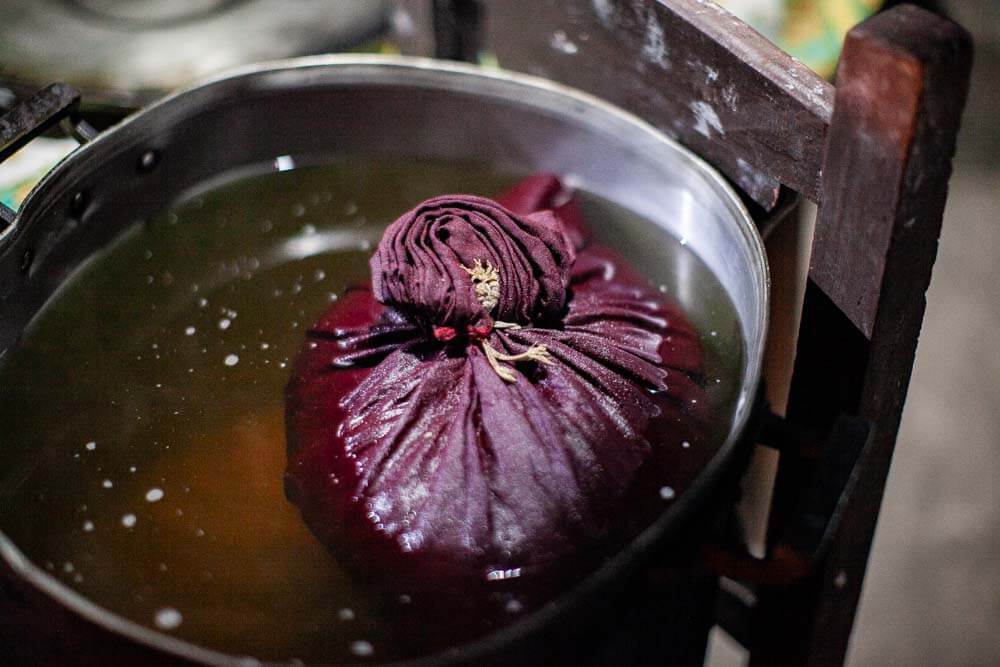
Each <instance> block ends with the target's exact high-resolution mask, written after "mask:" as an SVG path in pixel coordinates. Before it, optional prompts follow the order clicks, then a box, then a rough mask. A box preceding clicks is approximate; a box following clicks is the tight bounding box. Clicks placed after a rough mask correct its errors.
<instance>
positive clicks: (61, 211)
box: [0, 56, 769, 664]
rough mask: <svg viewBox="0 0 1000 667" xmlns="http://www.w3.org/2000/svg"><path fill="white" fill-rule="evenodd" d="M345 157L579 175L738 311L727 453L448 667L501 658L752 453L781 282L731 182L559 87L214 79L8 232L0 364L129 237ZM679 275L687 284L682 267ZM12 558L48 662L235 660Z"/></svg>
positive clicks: (374, 64)
mask: <svg viewBox="0 0 1000 667" xmlns="http://www.w3.org/2000/svg"><path fill="white" fill-rule="evenodd" d="M15 129H16V128H15ZM22 129H23V128H22ZM350 153H364V154H369V155H370V154H375V155H382V156H391V157H411V158H434V159H442V160H454V159H462V160H469V159H474V160H479V161H483V162H486V163H491V164H494V165H496V166H497V167H499V168H508V169H511V170H516V171H521V172H523V171H543V170H544V171H552V172H556V173H562V174H567V173H570V174H572V175H573V177H574V178H575V179H576V184H577V185H579V186H580V187H582V188H584V189H586V190H589V191H591V192H593V193H595V194H597V195H600V196H602V197H604V198H607V199H609V200H612V201H614V202H616V203H618V204H621V205H623V206H625V207H627V208H629V209H632V210H633V211H635V212H637V213H639V214H641V215H643V216H645V217H646V218H648V219H649V220H652V221H654V222H655V223H656V224H658V225H660V226H662V227H663V228H664V229H666V230H667V231H668V232H670V233H671V234H673V235H674V236H676V237H680V238H683V239H685V240H686V243H687V244H688V246H689V247H690V248H691V249H692V250H693V251H694V252H695V253H696V254H697V255H698V256H699V257H700V258H701V259H702V260H703V261H704V262H705V263H706V264H707V265H708V267H709V268H710V269H711V270H712V271H713V272H714V273H715V275H716V276H717V277H718V279H719V281H720V282H721V283H722V285H723V286H724V288H725V290H726V291H727V292H728V294H729V296H730V298H731V300H732V302H733V304H734V305H735V308H736V312H737V316H738V319H739V324H740V328H741V330H742V337H743V341H744V344H745V354H744V356H743V361H742V365H741V368H740V372H741V380H740V393H739V402H738V406H737V409H736V412H735V416H734V418H733V420H732V423H731V425H730V429H729V434H728V438H727V439H726V442H725V444H724V446H723V447H722V448H721V450H720V451H719V452H718V454H717V455H716V456H715V457H714V459H713V460H712V461H711V462H710V464H709V465H708V466H707V467H706V468H705V469H704V471H703V472H702V473H701V475H700V476H699V478H698V479H697V480H696V482H695V483H694V484H693V485H692V486H691V487H690V489H688V491H686V492H685V493H684V494H682V496H681V497H680V498H679V499H678V500H677V502H676V503H674V504H672V505H671V506H670V507H669V509H667V510H666V511H665V513H664V514H663V516H662V517H661V518H660V519H659V520H658V521H657V522H656V523H655V524H654V525H652V526H650V527H649V529H648V530H646V531H645V532H644V533H643V534H641V535H640V536H639V537H638V538H637V539H636V540H635V541H634V542H633V543H631V544H630V545H629V546H628V547H627V548H626V549H624V550H623V551H622V552H620V553H619V554H618V555H617V556H616V557H615V558H613V559H612V560H611V561H610V562H608V563H607V564H606V565H605V566H604V567H603V568H601V569H600V570H599V571H597V572H595V573H594V574H593V575H592V576H590V577H589V578H588V579H587V580H586V581H585V582H583V583H582V584H581V585H580V586H579V587H578V588H577V589H574V590H572V591H570V592H569V593H567V594H566V595H565V596H563V598H560V599H559V600H557V601H555V603H553V604H551V605H548V606H547V607H545V608H543V609H541V610H540V611H538V612H536V613H534V614H531V615H529V616H527V617H526V618H525V619H524V620H522V621H521V622H519V623H517V624H515V625H513V626H510V627H508V628H506V629H504V630H502V631H501V632H499V633H497V634H495V635H491V636H489V637H487V638H485V639H483V640H480V641H478V642H475V643H474V644H470V645H467V646H464V647H461V648H459V649H457V650H456V651H454V652H451V653H449V654H448V656H438V657H439V658H448V659H465V660H472V659H476V660H479V659H485V658H488V657H491V656H496V655H499V654H500V653H499V652H502V651H504V650H506V649H507V648H508V647H510V646H514V645H517V644H518V643H519V642H523V641H526V640H530V638H531V637H532V636H534V635H537V634H538V633H541V632H544V631H545V629H546V628H550V627H552V625H553V624H556V623H558V622H560V619H561V618H564V617H566V615H567V614H570V613H572V610H573V609H574V608H579V607H580V606H581V605H584V604H586V603H587V601H588V600H590V601H592V600H593V599H594V598H593V596H595V595H598V596H599V595H602V594H603V591H605V590H606V589H607V587H608V586H609V585H613V584H614V582H616V581H619V580H620V579H621V578H622V577H625V576H627V575H628V573H630V572H632V571H634V569H635V567H636V564H637V563H640V562H643V561H644V559H646V558H648V556H649V554H650V553H651V551H652V549H653V548H654V546H656V545H658V544H662V543H663V542H664V541H669V540H671V539H675V538H676V536H677V535H678V534H679V531H681V530H683V529H684V527H685V526H686V525H688V524H690V522H691V520H692V518H693V517H696V516H697V515H698V513H699V512H700V511H702V510H703V509H704V507H705V506H706V505H707V504H708V503H710V500H711V498H712V497H713V494H714V493H715V491H716V489H718V487H719V484H720V482H721V480H722V479H723V478H724V476H726V475H727V473H731V472H732V469H733V467H734V466H736V465H738V460H739V457H738V455H737V454H738V452H739V451H740V450H741V438H740V436H741V434H742V433H743V431H744V428H745V427H746V424H747V421H748V418H749V417H750V412H751V408H752V406H753V404H754V397H755V395H756V392H757V388H758V385H759V379H760V369H761V357H762V354H763V345H764V338H765V334H766V328H767V312H768V290H769V282H768V271H767V264H766V259H765V253H764V249H763V246H762V243H761V239H760V236H759V234H758V232H757V229H756V227H755V225H754V223H753V221H752V220H751V218H750V216H749V214H748V213H747V211H746V210H745V208H744V207H743V205H742V204H741V202H740V200H739V198H738V197H737V196H736V194H735V193H734V192H733V190H732V189H731V188H730V187H729V185H728V184H727V183H726V182H725V181H724V180H723V179H722V177H720V176H719V175H718V174H717V173H716V172H715V171H713V170H712V169H711V168H710V167H708V166H707V165H706V164H705V163H704V162H703V161H702V160H700V159H699V158H698V157H696V156H695V155H693V154H692V153H691V152H690V151H688V150H686V149H685V148H683V147H681V146H680V145H678V144H677V143H675V142H673V141H671V140H670V139H668V138H667V137H665V136H664V135H662V134H661V133H659V132H658V131H656V130H655V129H653V128H652V127H650V126H649V125H647V124H645V123H644V122H642V121H640V120H639V119H637V118H635V117H634V116H631V115H629V114H627V113H625V112H623V111H622V110H620V109H618V108H616V107H614V106H611V105H609V104H607V103H605V102H602V101H601V100H599V99H597V98H594V97H592V96H589V95H586V94H584V93H580V92H578V91H575V90H571V89H568V88H565V87H563V86H560V85H557V84H554V83H551V82H549V81H545V80H540V79H536V78H531V77H527V76H522V75H515V74H511V73H500V72H490V71H484V70H482V69H479V68H475V67H471V66H466V65H458V64H446V63H442V62H438V61H430V60H418V59H407V58H386V57H360V56H347V57H319V58H305V59H298V60H290V61H282V62H276V63H271V64H264V65H258V66H253V67H248V68H244V69H240V70H236V71H233V72H230V73H228V74H226V75H224V76H221V77H218V78H215V79H212V80H209V81H207V82H204V83H202V84H200V85H197V86H195V87H192V88H189V89H187V90H185V91H182V92H179V93H177V94H175V95H172V96H170V97H168V98H166V99H164V100H162V101H160V102H158V103H156V104H154V105H152V106H151V107H148V108H146V109H145V110H143V111H141V112H139V113H137V114H135V115H133V116H131V117H130V118H128V119H126V120H125V121H124V122H122V123H121V124H120V125H118V126H116V127H114V128H112V129H110V130H108V131H106V132H104V133H102V134H100V135H99V136H97V137H96V138H95V139H93V140H92V141H90V142H89V143H86V144H85V145H82V146H81V147H80V148H79V149H77V150H76V151H75V152H73V153H72V154H71V155H70V156H69V157H67V158H66V159H65V160H64V161H63V162H61V163H60V164H59V165H58V166H56V167H55V168H54V169H53V170H52V171H51V172H50V173H49V174H48V175H47V176H46V177H45V178H44V179H43V181H42V182H41V183H40V184H39V185H38V186H37V187H36V188H35V189H34V191H33V192H32V193H31V194H30V196H29V197H28V199H27V200H26V201H25V202H24V204H23V206H22V207H21V209H20V211H19V212H18V213H17V215H16V217H14V218H13V220H12V222H11V223H10V224H9V225H8V226H7V227H6V228H5V229H2V230H0V362H2V358H3V356H4V355H5V354H6V352H7V351H8V350H10V349H11V348H13V347H14V346H16V345H17V342H18V338H19V336H20V335H21V333H22V332H23V331H24V330H25V327H26V326H27V325H28V323H29V322H30V321H31V319H32V317H33V316H34V315H35V314H36V313H37V312H38V311H39V309H40V308H41V307H42V305H43V304H44V303H45V301H46V300H47V299H48V298H49V297H50V296H51V295H52V294H53V293H54V292H55V290H57V289H58V288H59V286H60V285H61V284H62V283H63V282H64V281H65V280H66V279H67V277H68V276H69V275H70V274H71V273H72V272H73V270H74V269H75V268H76V267H77V266H79V265H80V264H81V262H84V261H85V260H87V258H88V257H90V256H91V255H92V254H93V253H94V252H96V251H97V250H99V249H100V248H101V247H102V246H103V245H105V244H106V243H107V242H108V241H109V240H111V239H112V238H114V237H115V236H116V235H117V234H118V233H119V232H120V231H122V230H123V229H124V228H125V227H126V226H128V225H130V224H132V223H134V222H136V221H137V220H141V219H145V218H147V217H148V216H150V215H152V214H155V213H156V212H158V211H160V210H162V209H164V208H166V207H167V206H168V205H170V204H171V203H172V202H175V201H177V200H178V199H179V198H181V197H183V196H185V193H190V192H191V191H192V190H193V189H201V188H203V187H205V185H206V183H210V182H211V181H212V179H213V178H215V177H218V176H219V175H220V174H223V173H230V174H231V173H232V172H233V171H234V170H240V169H253V168H254V167H255V166H257V165H260V164H262V163H269V162H271V161H273V160H274V158H275V157H276V156H279V155H294V156H295V158H296V161H297V162H299V163H300V164H301V163H303V162H313V163H321V162H323V161H324V160H325V159H327V158H329V157H330V156H333V155H337V154H350ZM677 271H679V272H681V284H682V285H683V284H684V271H685V267H684V266H683V265H681V266H678V267H677ZM0 558H2V569H3V574H4V580H5V581H6V584H5V586H6V589H7V596H6V597H7V601H8V603H7V605H6V607H5V609H6V612H5V613H8V614H11V615H12V618H11V619H10V620H11V622H15V623H18V624H22V625H23V626H24V627H25V628H26V634H28V635H31V634H32V633H37V637H36V639H37V638H44V637H48V638H49V640H50V641H52V642H54V644H52V646H51V648H53V651H55V652H54V653H53V655H59V654H60V653H59V649H60V646H59V642H63V644H64V646H63V647H62V648H67V647H69V648H71V647H72V642H70V643H69V644H66V642H67V637H75V636H78V633H81V632H96V633H99V634H100V635H101V636H103V637H104V638H105V639H104V641H106V642H108V643H107V646H109V647H111V648H110V649H109V650H111V653H104V654H103V655H104V656H108V655H112V656H132V657H135V656H140V655H141V656H143V658H144V659H146V660H151V659H155V658H159V659H161V660H163V661H166V662H169V661H171V660H177V659H179V658H186V659H188V660H193V661H197V662H207V663H223V664H224V663H230V662H235V661H236V659H235V658H231V657H228V656H224V655H220V654H217V653H214V652H211V651H208V650H206V649H202V648H199V647H195V646H192V645H190V644H187V643H185V642H183V641H179V640H177V639H174V638H170V637H167V636H166V635H162V634H159V633H156V632H154V631H152V630H149V629H146V628H143V627H141V626H138V625H137V624H134V623H132V622H130V621H126V620H124V619H122V618H120V617H118V616H116V615H114V614H113V613H111V612H109V611H107V610H104V609H101V608H98V607H97V606H95V605H94V604H92V603H91V602H89V601H87V600H85V599H83V598H82V597H81V596H80V595H78V594H77V593H75V592H73V591H72V590H70V589H69V588H67V587H66V586H64V585H63V584H61V583H60V582H59V581H57V580H56V579H55V578H53V577H52V576H50V575H49V574H47V573H46V572H45V571H43V570H42V569H40V568H39V567H37V566H36V565H35V564H33V563H31V562H28V561H27V559H25V558H24V556H23V555H22V554H21V552H20V551H19V550H18V547H17V545H16V544H13V543H12V542H11V541H10V540H9V539H8V538H7V537H5V536H3V535H2V534H0ZM11 599H13V600H14V602H13V603H11V602H10V600H11ZM18 600H20V602H18ZM46 625H53V627H56V628H69V630H65V631H64V632H63V633H62V635H61V637H60V632H55V633H53V632H52V631H51V629H49V631H47V632H44V630H45V626H46ZM67 633H69V634H67Z"/></svg>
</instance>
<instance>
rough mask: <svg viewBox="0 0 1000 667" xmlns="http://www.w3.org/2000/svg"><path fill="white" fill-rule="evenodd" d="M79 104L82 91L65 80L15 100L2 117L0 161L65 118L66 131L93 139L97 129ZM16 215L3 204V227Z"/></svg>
mask: <svg viewBox="0 0 1000 667" xmlns="http://www.w3.org/2000/svg"><path fill="white" fill-rule="evenodd" d="M79 106H80V93H79V92H78V91H77V90H76V89H75V88H73V87H72V86H69V85H67V84H65V83H53V84H51V85H50V86H47V87H45V88H43V89H42V90H40V91H38V92H37V93H35V94H34V95H32V96H31V97H30V98H28V99H26V100H22V101H20V102H18V103H16V104H15V105H14V106H12V107H11V108H10V110H9V111H8V112H7V113H5V114H4V115H3V116H2V117H0V163H2V162H3V161H5V160H6V159H7V158H9V157H10V156H11V155H13V154H14V153H16V152H17V151H18V150H20V149H21V148H23V147H24V146H25V145H26V144H27V143H28V142H30V141H31V140H32V139H34V138H35V137H37V136H39V135H40V134H42V133H44V132H46V131H47V130H49V129H50V128H52V127H53V126H55V125H56V124H57V123H61V122H65V124H66V125H67V127H66V128H65V129H66V130H67V133H68V134H69V135H70V136H72V137H73V138H75V139H76V140H77V141H79V142H80V143H85V142H87V141H90V140H91V139H92V138H94V136H96V134H97V132H96V131H95V130H94V128H92V127H91V126H90V124H89V123H87V122H86V121H84V120H82V119H80V118H79V117H77V115H76V114H77V110H78V108H79ZM16 216H17V214H16V213H15V212H14V211H13V210H11V209H10V208H9V207H7V206H5V205H3V204H0V231H3V230H4V229H5V228H7V227H8V226H9V225H11V224H13V223H14V219H15V217H16Z"/></svg>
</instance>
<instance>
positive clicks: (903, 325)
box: [752, 6, 972, 665]
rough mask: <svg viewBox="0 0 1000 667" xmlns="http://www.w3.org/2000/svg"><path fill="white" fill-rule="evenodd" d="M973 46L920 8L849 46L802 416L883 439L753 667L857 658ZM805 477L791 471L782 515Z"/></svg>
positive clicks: (778, 610)
mask: <svg viewBox="0 0 1000 667" xmlns="http://www.w3.org/2000/svg"><path fill="white" fill-rule="evenodd" d="M971 52H972V47H971V42H970V39H969V36H968V34H967V33H966V32H965V31H964V30H962V29H961V28H960V27H958V26H957V25H955V24H953V23H951V22H950V21H947V20H945V19H942V18H940V17H937V16H935V15H933V14H930V13H929V12H926V11H924V10H920V9H917V8H915V7H913V6H900V7H898V8H895V9H893V10H891V11H888V12H885V13H883V14H880V15H878V16H876V17H874V18H872V19H870V20H868V21H867V22H865V23H863V24H862V25H861V26H859V27H857V28H855V29H854V30H852V31H851V33H850V34H849V36H848V38H847V41H846V43H845V46H844V52H843V55H842V57H841V63H840V68H839V70H838V88H837V98H836V103H835V106H834V113H833V119H832V126H831V130H830V134H829V138H828V141H829V148H828V151H827V156H826V160H825V163H824V172H823V173H824V184H823V189H822V192H823V197H824V201H823V204H822V205H821V208H820V216H819V220H818V229H817V234H816V237H815V240H814V251H813V253H814V257H813V264H812V273H811V276H812V277H811V280H810V287H809V290H808V291H807V296H806V304H805V309H804V313H803V324H802V330H801V333H800V337H799V341H800V343H799V348H798V356H797V358H796V364H795V377H794V380H793V385H792V396H791V402H790V408H789V417H790V418H792V419H794V420H796V421H797V422H798V423H802V424H808V425H812V426H820V427H822V426H824V425H827V424H828V423H829V422H830V420H831V419H832V418H833V417H834V416H835V415H836V413H837V412H839V411H844V412H848V413H851V414H858V415H860V416H861V417H863V418H865V419H867V420H868V421H869V422H870V424H871V425H872V429H873V435H872V442H871V445H870V451H869V453H868V455H867V456H866V458H865V459H864V460H863V461H862V464H861V467H860V468H859V476H858V479H857V483H856V490H855V493H854V494H853V496H852V497H851V499H850V501H849V502H848V503H847V505H846V507H845V508H844V509H843V515H842V520H841V525H840V530H839V531H838V533H837V535H836V536H835V537H834V539H833V541H832V543H831V547H830V550H829V552H828V556H827V558H826V561H825V562H824V564H823V567H822V568H821V570H820V571H819V572H818V573H817V574H816V576H815V577H814V578H812V579H811V580H810V581H807V582H805V583H803V584H802V585H800V586H796V587H794V588H793V589H791V590H767V591H763V592H762V593H761V597H760V602H761V605H760V614H761V616H760V618H759V619H758V627H757V630H758V631H757V637H756V640H757V641H758V642H759V644H758V646H756V647H755V651H754V652H753V661H752V664H759V665H771V664H792V665H794V664H812V665H831V664H840V663H841V662H842V661H843V659H844V656H845V654H846V651H847V645H848V640H849V637H850V632H851V628H852V625H853V621H854V612H855V609H856V607H857V603H858V599H859V596H860V593H861V586H862V582H863V579H864V574H865V569H866V564H867V560H868V553H869V550H870V548H871V542H872V537H873V535H874V531H875V523H876V519H877V516H878V511H879V507H880V505H881V501H882V494H883V491H884V488H885V480H886V475H887V473H888V470H889V463H890V460H891V458H892V453H893V449H894V446H895V441H896V434H897V431H898V429H899V422H900V417H901V415H902V410H903V403H904V401H905V398H906V391H907V386H908V384H909V378H910V373H911V370H912V367H913V359H914V355H915V352H916V346H917V339H918V336H919V333H920V325H921V321H922V319H923V314H924V304H925V300H924V294H925V292H926V290H927V287H928V285H929V283H930V276H931V267H932V266H933V263H934V258H935V255H936V252H937V239H938V235H939V233H940V229H941V220H942V216H943V213H944V203H945V198H946V195H947V183H948V178H949V176H950V173H951V157H952V155H953V154H954V150H955V138H956V135H957V132H958V126H959V121H960V117H961V112H962V108H963V106H964V103H965V98H966V94H967V92H968V80H969V72H970V68H971ZM804 465H805V464H804V463H803V462H802V461H800V460H795V459H794V458H791V457H789V458H788V459H787V460H786V459H785V457H784V456H783V457H782V461H781V465H780V466H779V477H778V486H777V488H776V490H775V503H776V505H775V513H776V514H777V515H779V516H780V515H781V514H782V513H785V512H788V511H790V508H792V507H793V506H794V504H795V499H796V492H795V486H796V480H801V479H802V478H803V477H802V476H803V474H804V472H808V471H804V469H803V466H804Z"/></svg>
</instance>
